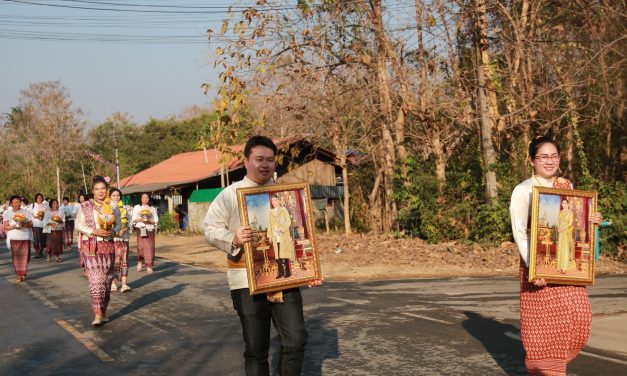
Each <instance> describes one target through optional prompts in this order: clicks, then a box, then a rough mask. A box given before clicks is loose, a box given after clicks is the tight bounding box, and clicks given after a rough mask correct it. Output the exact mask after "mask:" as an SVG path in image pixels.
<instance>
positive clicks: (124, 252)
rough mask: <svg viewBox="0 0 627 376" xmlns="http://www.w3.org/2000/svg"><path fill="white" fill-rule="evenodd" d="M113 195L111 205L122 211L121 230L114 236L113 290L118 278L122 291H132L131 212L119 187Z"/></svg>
mask: <svg viewBox="0 0 627 376" xmlns="http://www.w3.org/2000/svg"><path fill="white" fill-rule="evenodd" d="M109 196H110V197H111V205H112V206H114V207H115V206H117V208H118V210H119V211H120V231H119V232H118V233H117V234H116V236H115V237H114V238H113V241H114V246H115V259H114V264H113V283H112V284H111V290H112V291H117V290H118V285H117V284H116V280H117V281H119V282H122V286H121V287H120V292H127V291H131V288H130V287H129V286H128V285H127V284H126V279H127V277H128V250H129V244H128V243H129V240H130V238H131V229H130V225H131V212H130V210H129V208H127V207H125V206H124V203H123V202H122V192H120V190H119V189H117V188H113V189H111V191H110V192H109Z"/></svg>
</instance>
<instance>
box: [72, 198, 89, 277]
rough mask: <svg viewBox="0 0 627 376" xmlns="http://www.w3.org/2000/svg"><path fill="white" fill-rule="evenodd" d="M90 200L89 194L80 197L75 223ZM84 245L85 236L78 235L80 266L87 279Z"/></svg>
mask: <svg viewBox="0 0 627 376" xmlns="http://www.w3.org/2000/svg"><path fill="white" fill-rule="evenodd" d="M89 199H90V197H89V194H88V193H81V194H80V195H79V196H78V208H76V211H75V216H74V218H75V219H74V223H75V224H76V217H77V216H78V212H80V211H81V207H82V205H83V202H85V201H88V200H89ZM82 245H83V234H81V233H80V232H79V233H78V245H77V246H78V266H80V267H81V269H83V277H87V271H86V270H85V260H84V259H83V252H81V246H82Z"/></svg>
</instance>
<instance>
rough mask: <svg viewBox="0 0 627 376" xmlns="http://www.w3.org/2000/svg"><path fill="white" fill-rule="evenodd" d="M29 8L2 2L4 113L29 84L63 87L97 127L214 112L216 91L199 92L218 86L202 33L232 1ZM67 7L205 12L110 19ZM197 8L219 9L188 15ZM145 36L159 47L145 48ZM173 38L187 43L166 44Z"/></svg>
mask: <svg viewBox="0 0 627 376" xmlns="http://www.w3.org/2000/svg"><path fill="white" fill-rule="evenodd" d="M25 2H30V4H26V3H24V2H10V1H6V0H0V50H1V51H2V59H1V65H0V66H1V69H0V112H1V113H6V112H8V111H10V109H11V107H13V106H15V105H17V104H18V98H19V95H20V91H21V90H23V89H25V88H26V87H27V86H28V85H29V83H32V82H40V81H56V80H59V81H61V83H62V84H63V85H64V86H65V87H66V88H67V89H68V90H69V93H70V96H71V98H72V100H73V102H74V105H75V106H76V107H80V108H81V109H82V110H83V111H84V112H85V120H88V122H89V123H90V124H91V125H94V124H97V123H99V122H101V121H103V120H105V119H106V118H107V117H108V116H109V115H111V114H112V113H114V112H117V111H119V112H128V113H129V114H130V115H131V116H132V119H133V120H134V121H135V122H137V123H144V122H145V121H147V120H148V119H149V118H150V117H154V118H158V119H160V118H164V117H167V116H169V115H178V114H180V113H181V110H183V109H184V108H185V107H188V106H192V105H199V106H203V107H210V105H211V100H212V99H213V95H212V92H210V93H209V96H205V95H204V94H203V92H202V90H201V89H200V85H201V84H202V83H203V82H210V83H213V84H214V85H213V86H214V87H215V81H216V76H217V73H216V72H215V71H214V70H213V67H212V65H209V64H208V62H209V46H208V44H207V43H206V38H205V37H204V35H203V32H204V31H205V30H206V29H207V28H212V29H214V30H216V29H219V27H220V24H221V20H222V19H223V18H226V13H225V10H226V7H228V5H229V4H230V2H228V1H215V0H213V1H212V0H204V1H201V0H179V1H174V0H160V1H158V0H143V1H122V0H110V1H108V2H109V3H111V4H152V5H158V6H164V5H166V6H174V8H161V7H156V8H132V7H125V6H124V5H121V6H115V5H104V4H102V3H104V2H105V1H101V2H100V4H99V3H98V1H63V0H25ZM33 3H39V4H52V5H56V6H55V7H48V6H44V5H37V4H33ZM59 6H61V7H59ZM65 6H81V7H102V8H105V7H109V8H117V9H122V10H129V9H130V10H132V9H148V10H154V9H156V10H158V11H162V10H163V11H180V10H183V11H188V10H189V11H190V12H204V13H194V14H173V13H166V14H161V13H139V12H137V13H136V12H127V11H122V12H110V11H99V10H93V9H92V10H86V9H71V8H64V7H65ZM193 6H216V7H219V8H214V9H197V8H184V7H193ZM220 7H221V8H220ZM216 25H217V26H216ZM138 36H150V37H151V38H152V40H151V42H150V43H146V42H139V41H137V40H136V38H137V37H138ZM172 36H179V37H180V40H178V41H176V42H173V41H171V40H166V39H165V38H166V37H172ZM154 37H157V38H154ZM41 38H52V39H46V40H42V39H41ZM60 39H73V40H71V41H68V40H60ZM103 39H114V41H103ZM213 48H214V47H212V49H213Z"/></svg>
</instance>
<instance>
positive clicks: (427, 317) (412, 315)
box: [401, 312, 454, 325]
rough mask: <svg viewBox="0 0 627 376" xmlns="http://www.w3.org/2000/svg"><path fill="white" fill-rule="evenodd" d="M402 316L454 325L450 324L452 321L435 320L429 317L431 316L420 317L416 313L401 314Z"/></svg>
mask: <svg viewBox="0 0 627 376" xmlns="http://www.w3.org/2000/svg"><path fill="white" fill-rule="evenodd" d="M401 315H405V316H411V317H417V318H419V319H423V320H429V321H435V322H439V323H441V324H448V325H452V324H454V323H452V322H450V321H444V320H440V319H434V318H433V317H429V316H423V315H418V314H415V313H409V312H401Z"/></svg>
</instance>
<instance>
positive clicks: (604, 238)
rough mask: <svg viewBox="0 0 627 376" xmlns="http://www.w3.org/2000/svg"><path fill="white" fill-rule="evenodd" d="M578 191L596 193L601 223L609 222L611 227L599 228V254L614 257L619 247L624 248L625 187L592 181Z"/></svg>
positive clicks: (579, 187) (626, 208)
mask: <svg viewBox="0 0 627 376" xmlns="http://www.w3.org/2000/svg"><path fill="white" fill-rule="evenodd" d="M576 188H578V189H586V190H596V191H597V192H598V194H599V195H598V208H597V209H598V210H599V211H600V212H601V214H602V215H603V221H611V223H612V224H611V226H609V227H605V228H601V230H600V231H599V238H600V239H599V241H600V245H601V252H602V253H603V254H606V255H616V254H617V253H618V249H619V248H620V247H625V244H626V240H627V232H626V231H625V224H626V223H627V194H625V191H626V188H627V185H626V184H625V183H622V182H616V183H604V182H602V181H598V180H593V181H590V182H588V183H587V184H585V185H581V186H578V187H576Z"/></svg>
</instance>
